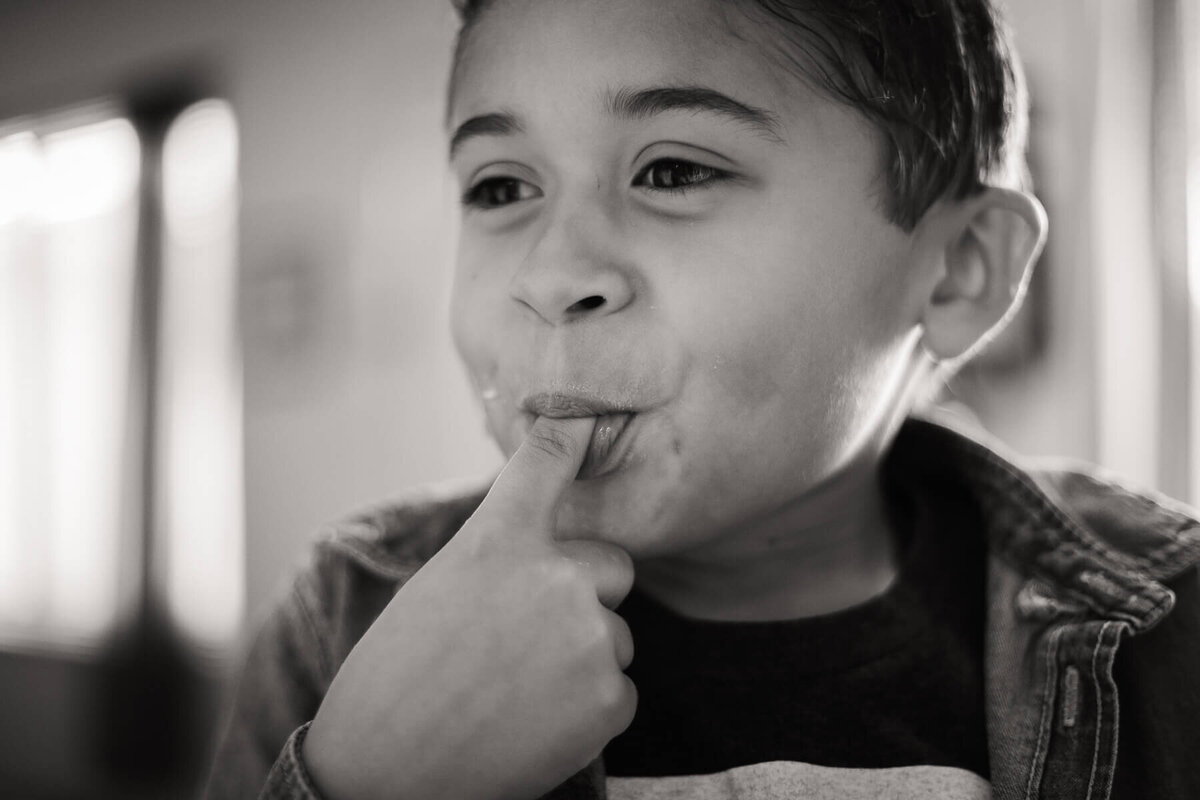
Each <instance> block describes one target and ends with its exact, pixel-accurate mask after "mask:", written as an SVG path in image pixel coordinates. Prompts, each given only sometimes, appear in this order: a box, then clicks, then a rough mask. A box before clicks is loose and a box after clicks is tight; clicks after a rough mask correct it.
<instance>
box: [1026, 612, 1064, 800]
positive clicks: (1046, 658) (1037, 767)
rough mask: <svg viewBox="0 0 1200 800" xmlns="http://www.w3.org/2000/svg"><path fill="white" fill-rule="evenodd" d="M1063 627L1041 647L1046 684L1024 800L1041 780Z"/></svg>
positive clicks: (1056, 630) (1032, 797) (1055, 629)
mask: <svg viewBox="0 0 1200 800" xmlns="http://www.w3.org/2000/svg"><path fill="white" fill-rule="evenodd" d="M1065 628H1066V626H1065V625H1056V626H1055V627H1054V628H1052V629H1051V630H1050V632H1049V634H1048V635H1047V636H1046V644H1045V645H1044V647H1043V650H1044V652H1043V653H1042V656H1043V663H1044V664H1045V665H1046V683H1045V689H1044V692H1043V694H1042V713H1041V715H1040V718H1039V720H1038V737H1037V742H1036V743H1035V744H1034V750H1033V759H1032V761H1031V762H1030V765H1029V778H1028V780H1027V781H1026V783H1025V798H1026V800H1034V798H1035V797H1036V794H1035V792H1036V791H1037V788H1038V786H1039V785H1040V784H1041V780H1042V770H1043V767H1044V765H1045V761H1046V753H1047V751H1048V750H1049V747H1050V743H1049V741H1048V735H1049V733H1050V727H1051V725H1052V724H1053V719H1052V715H1053V708H1054V701H1055V698H1056V695H1057V687H1058V643H1059V639H1060V638H1062V634H1063V631H1064V629H1065Z"/></svg>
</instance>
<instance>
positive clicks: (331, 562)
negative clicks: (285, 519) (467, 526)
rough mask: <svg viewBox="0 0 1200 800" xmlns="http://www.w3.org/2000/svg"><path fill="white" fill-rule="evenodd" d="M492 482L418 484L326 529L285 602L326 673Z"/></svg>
mask: <svg viewBox="0 0 1200 800" xmlns="http://www.w3.org/2000/svg"><path fill="white" fill-rule="evenodd" d="M487 489H488V484H487V483H485V482H480V481H474V482H455V483H452V484H439V485H436V486H425V487H420V488H417V489H413V490H410V491H408V492H406V493H404V494H403V495H401V496H400V497H398V498H396V499H395V500H393V501H390V502H387V503H381V504H378V505H376V506H373V507H370V508H367V509H365V510H363V511H361V512H359V513H357V514H354V515H353V516H350V517H348V518H347V519H345V520H343V521H341V522H337V523H334V524H331V525H329V526H327V527H326V528H325V529H324V530H322V531H321V532H320V534H319V535H318V536H317V538H316V541H315V543H314V546H313V547H312V549H311V550H310V552H309V556H308V563H307V565H306V566H305V567H304V568H303V569H302V570H301V571H300V572H299V574H298V575H297V577H296V579H295V582H294V584H293V588H292V592H291V598H290V602H289V603H288V604H287V605H289V606H290V607H291V615H292V616H293V617H296V618H298V620H299V622H300V623H302V627H303V628H305V629H307V633H306V638H308V639H309V640H310V641H313V642H314V644H315V645H316V646H317V647H318V648H319V649H320V656H319V660H320V662H321V663H322V669H321V671H322V672H324V673H326V676H327V677H328V678H330V679H331V678H332V675H333V673H335V672H336V671H337V669H338V667H339V666H340V665H341V662H342V661H343V660H345V657H346V656H347V655H348V654H349V652H350V649H351V648H353V647H354V645H355V644H356V643H357V642H358V640H359V638H361V637H362V635H363V634H364V633H366V631H367V629H368V628H369V627H370V626H371V624H372V623H374V621H375V619H376V618H377V617H378V616H379V614H381V613H382V612H383V609H384V608H386V607H387V604H388V603H389V602H390V601H391V599H392V597H393V596H394V595H395V594H396V592H397V591H399V589H400V587H402V586H403V585H404V583H405V582H406V581H407V580H408V579H409V578H410V577H412V575H413V574H415V573H416V571H417V570H419V569H420V568H421V567H422V566H423V565H424V564H425V562H427V561H428V560H429V559H430V558H432V557H433V555H434V554H435V553H437V551H438V550H440V549H441V548H442V546H443V545H445V544H446V542H448V541H450V539H451V538H452V537H453V536H454V535H455V533H457V532H458V530H459V529H460V528H461V527H462V526H463V524H464V523H465V522H466V521H467V519H469V518H470V516H471V514H473V513H474V512H475V509H476V508H477V507H478V506H479V504H480V502H482V500H483V497H484V495H485V494H486V493H487Z"/></svg>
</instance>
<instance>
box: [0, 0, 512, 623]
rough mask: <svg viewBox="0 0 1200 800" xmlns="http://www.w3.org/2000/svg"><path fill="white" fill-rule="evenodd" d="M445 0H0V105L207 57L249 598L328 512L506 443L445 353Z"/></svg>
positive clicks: (256, 602)
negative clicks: (241, 445) (229, 295)
mask: <svg viewBox="0 0 1200 800" xmlns="http://www.w3.org/2000/svg"><path fill="white" fill-rule="evenodd" d="M453 31H454V19H453V12H452V11H451V10H450V7H449V4H448V3H441V2H412V1H408V2H404V1H400V0H389V1H383V0H357V2H354V3H352V4H336V5H335V4H330V3H321V2H316V0H300V1H299V2H297V1H295V0H256V2H252V3H246V2H216V3H211V2H210V3H193V2H188V1H187V0H159V1H158V2H155V3H144V2H136V1H135V0H107V1H106V2H103V3H88V2H70V1H69V0H49V1H48V2H38V1H37V0H33V1H32V2H29V1H25V0H15V2H14V1H12V0H10V2H6V3H5V4H3V5H2V6H0V76H2V77H0V118H5V117H11V116H14V115H17V114H20V113H28V112H30V111H36V110H40V109H42V108H46V107H51V106H53V105H54V104H55V103H60V102H74V101H78V100H79V99H82V98H86V97H87V96H89V94H94V93H100V92H104V91H109V90H111V89H113V88H114V87H121V86H129V85H135V86H136V85H140V84H142V83H143V82H145V81H147V80H152V79H153V78H154V77H155V76H163V77H165V76H168V75H170V74H171V73H172V71H174V70H178V69H181V68H182V69H183V70H185V71H188V72H193V71H197V70H198V71H199V72H200V73H202V74H203V75H204V76H206V79H207V80H209V81H210V82H211V83H212V84H213V85H214V86H216V87H217V89H218V90H219V91H221V92H222V93H224V94H225V95H226V96H227V97H228V98H229V99H230V100H231V101H232V102H233V104H234V107H235V109H236V111H237V113H238V116H239V122H240V137H241V161H242V170H243V172H242V214H241V247H240V251H241V257H242V270H243V275H242V281H241V290H242V296H243V313H242V332H243V342H244V348H245V381H246V429H245V432H246V443H245V464H246V481H247V487H246V497H247V509H246V527H247V531H248V532H249V533H248V542H247V553H246V561H247V570H246V574H247V613H248V616H249V617H250V618H252V619H253V618H254V617H255V616H256V615H257V614H258V613H259V612H260V611H261V610H262V609H263V608H264V605H265V604H266V603H267V602H268V601H269V598H270V597H271V596H272V595H273V593H276V592H278V591H280V590H281V588H282V584H281V582H282V581H285V580H286V577H287V575H288V574H289V573H290V572H291V571H292V569H293V568H294V566H295V565H296V564H297V563H298V561H299V560H300V559H302V558H303V556H304V554H305V552H306V550H307V544H308V542H309V541H310V540H311V537H312V536H313V535H314V534H315V533H316V532H317V530H318V528H319V526H321V525H322V524H323V523H325V522H327V521H330V520H333V519H337V518H338V517H340V516H342V515H344V514H345V513H347V512H349V511H352V510H354V509H355V508H357V507H360V506H362V505H363V504H365V503H370V502H375V501H379V500H382V499H385V498H387V497H389V496H393V495H395V494H396V493H397V492H399V491H400V490H402V489H403V488H404V487H406V486H411V485H413V484H416V483H423V482H427V481H437V480H441V479H445V478H449V477H452V476H459V475H463V474H476V473H485V472H487V471H488V470H490V469H492V468H493V467H494V466H495V465H496V464H497V460H496V456H495V454H494V453H493V450H492V448H491V445H490V444H489V443H488V442H486V441H485V439H484V437H483V435H482V423H481V421H480V418H479V417H478V415H477V414H476V413H475V411H474V408H473V405H472V402H473V401H472V400H471V398H470V396H469V395H468V393H467V391H466V388H465V386H466V384H465V380H464V379H463V377H462V375H461V374H460V372H459V368H458V366H457V364H456V362H455V360H454V358H453V357H452V350H451V347H450V343H449V340H448V335H447V333H446V324H445V320H444V316H445V312H444V309H445V297H446V295H447V292H448V279H449V263H450V259H451V250H450V246H451V240H452V236H451V234H450V225H451V220H452V215H451V213H450V207H451V202H450V195H451V194H452V193H451V191H450V189H449V184H448V182H447V180H448V179H447V177H446V175H445V170H444V167H443V165H444V163H445V157H444V147H445V144H444V138H443V134H442V132H441V127H440V120H441V117H442V87H443V85H444V80H445V78H444V76H445V73H446V69H447V64H448V61H449V50H450V43H451V40H452V37H453Z"/></svg>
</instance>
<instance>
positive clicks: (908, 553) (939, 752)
mask: <svg viewBox="0 0 1200 800" xmlns="http://www.w3.org/2000/svg"><path fill="white" fill-rule="evenodd" d="M884 474H885V475H886V476H887V477H886V482H885V486H886V492H885V494H886V495H887V497H888V499H889V506H890V511H891V514H892V521H893V528H894V530H895V531H896V534H897V545H898V547H899V548H900V552H901V554H902V555H901V567H900V570H899V573H898V575H897V578H896V579H895V580H894V581H893V583H892V585H891V586H890V587H889V588H888V589H887V590H886V591H885V592H884V593H882V594H881V595H879V596H877V597H875V598H873V599H872V600H869V601H867V602H865V603H863V604H860V605H858V606H855V607H853V608H849V609H846V610H843V611H839V612H836V613H833V614H828V615H824V616H819V617H813V618H807V619H798V620H785V621H770V622H751V623H745V622H717V621H708V620H696V619H690V618H686V617H684V616H682V615H680V614H678V613H675V612H674V611H672V610H670V609H668V608H667V607H666V606H664V605H662V604H660V603H658V602H656V601H655V600H654V599H653V598H651V597H649V596H648V595H646V594H645V593H643V592H641V591H639V590H638V589H637V588H635V589H634V590H633V591H632V592H631V593H630V595H629V596H628V597H627V598H626V600H625V602H624V603H623V604H622V605H621V606H620V608H619V609H618V613H620V614H621V616H622V617H624V619H625V620H626V622H628V623H629V626H630V628H631V630H632V632H633V637H634V644H635V653H636V655H635V658H634V661H633V663H632V665H631V666H630V668H629V670H628V674H629V676H630V677H631V678H632V679H633V681H634V683H635V684H636V685H637V687H638V709H637V714H636V716H635V718H634V720H633V722H632V724H631V725H630V726H629V728H628V729H627V730H626V731H625V732H624V733H622V734H621V735H619V736H617V737H616V738H615V739H613V740H612V741H611V742H610V743H609V745H608V747H607V748H606V749H605V752H604V762H605V767H606V770H607V773H608V775H609V780H608V788H609V796H610V797H611V798H652V797H653V798H659V797H692V798H733V797H738V798H746V799H747V800H751V799H752V798H765V797H776V796H801V795H802V796H806V797H826V796H828V797H848V796H849V797H856V796H861V797H879V796H888V797H914V798H915V797H939V796H940V797H951V796H953V797H987V796H988V795H989V784H988V783H987V778H988V755H987V738H986V730H985V722H984V720H985V717H984V689H983V632H984V614H985V608H984V604H985V591H984V588H985V585H984V582H985V565H986V562H985V551H984V537H983V536H982V535H981V534H980V530H981V527H980V526H981V520H980V515H979V512H978V510H977V509H976V508H974V507H972V505H971V504H970V503H968V502H966V501H965V500H963V499H962V498H961V496H960V495H958V494H957V493H951V492H949V491H948V488H947V487H944V486H939V485H938V484H937V483H936V482H933V483H931V482H930V479H929V477H928V476H925V477H918V476H917V474H916V473H914V472H913V471H912V470H911V469H908V468H907V466H906V465H904V464H897V463H896V462H895V460H894V459H893V460H892V461H890V462H889V463H888V465H887V467H886V469H885V472H884ZM664 776H674V777H673V778H672V779H671V780H665V781H664V780H653V781H651V780H638V779H639V778H649V777H655V778H663V777H664ZM702 776H703V777H702Z"/></svg>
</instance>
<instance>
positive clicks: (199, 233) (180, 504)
mask: <svg viewBox="0 0 1200 800" xmlns="http://www.w3.org/2000/svg"><path fill="white" fill-rule="evenodd" d="M134 118H136V117H135V116H125V115H123V114H122V113H121V109H120V108H119V107H118V106H117V105H115V104H113V105H96V106H91V107H88V108H84V109H76V110H72V111H70V112H68V113H63V114H56V115H52V116H49V117H45V118H38V119H22V120H16V121H13V122H11V123H9V124H7V125H0V645H7V646H11V645H14V644H18V645H19V644H22V643H26V644H35V645H41V646H44V645H51V646H56V647H61V646H68V647H88V646H94V645H97V644H99V643H101V642H102V641H104V640H105V639H106V637H109V636H110V635H111V634H112V633H113V632H114V629H115V628H117V627H119V626H120V625H122V624H124V623H126V622H128V621H129V619H130V618H131V617H133V616H136V615H137V614H138V613H139V612H140V608H142V606H143V603H144V601H145V600H146V599H147V598H149V599H150V600H151V602H158V603H161V604H162V605H163V606H164V607H165V608H166V609H167V610H168V611H169V613H170V618H171V619H172V620H173V621H174V622H175V624H176V625H177V626H178V627H179V629H180V630H182V631H183V632H184V633H185V634H187V636H188V637H189V638H190V639H191V640H192V641H193V642H194V643H196V644H200V645H207V646H217V647H220V646H223V645H226V644H228V643H229V642H230V641H231V640H232V638H233V636H234V635H235V633H236V630H237V627H238V625H239V623H240V621H241V613H242V596H243V585H242V582H243V579H242V495H241V492H242V470H241V383H240V358H239V349H238V342H237V338H236V326H235V324H234V321H235V314H234V309H235V307H236V303H235V296H236V292H235V280H236V273H235V269H234V265H235V244H236V240H235V236H234V231H235V223H236V189H237V180H236V165H237V133H236V126H235V123H234V118H233V114H232V111H231V109H230V108H229V106H228V104H226V103H223V102H219V101H213V100H208V101H203V102H200V103H196V104H193V105H190V106H188V107H186V108H185V109H184V110H182V112H181V113H179V114H178V115H177V116H175V117H174V119H173V120H172V121H171V123H170V125H169V127H167V128H166V134H165V137H160V138H161V141H149V142H148V141H147V140H146V139H145V135H144V134H145V132H144V131H141V132H140V131H139V130H138V129H137V127H136V126H135V124H134V123H133V122H132V121H131V120H132V119H134ZM148 293H149V294H152V295H153V297H152V298H151V299H150V302H149V304H148V305H146V304H145V303H144V300H145V298H146V297H147V296H148ZM146 308H150V309H153V313H150V314H149V315H148V316H147V314H146V313H145V310H146ZM146 442H150V443H151V446H150V447H149V448H146V447H144V444H145V443H146ZM147 511H148V512H149V517H150V518H149V519H147V518H146V516H147V514H146V512H147Z"/></svg>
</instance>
